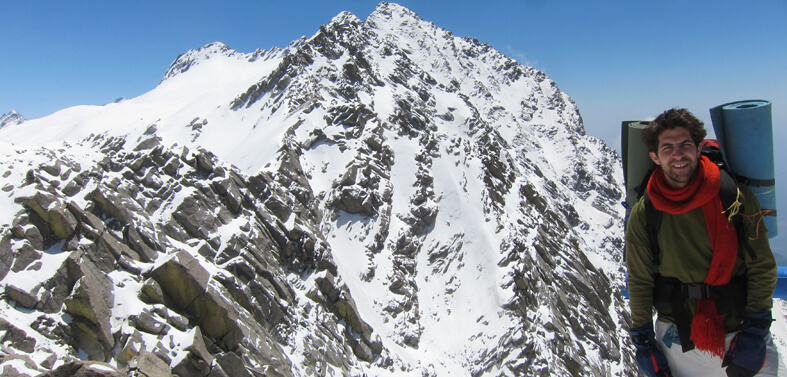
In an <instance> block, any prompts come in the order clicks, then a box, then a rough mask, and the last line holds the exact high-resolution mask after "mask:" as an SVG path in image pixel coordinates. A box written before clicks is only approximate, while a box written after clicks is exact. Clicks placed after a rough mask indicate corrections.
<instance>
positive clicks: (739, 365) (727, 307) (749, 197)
mask: <svg viewBox="0 0 787 377" xmlns="http://www.w3.org/2000/svg"><path fill="white" fill-rule="evenodd" d="M705 135H706V131H705V128H704V126H703V123H702V122H701V121H700V120H699V119H697V118H696V117H695V116H694V115H692V114H691V113H690V112H689V111H688V110H686V109H671V110H667V111H665V112H664V113H662V114H661V115H659V116H658V117H657V118H656V119H655V120H654V121H652V122H650V124H648V126H647V127H646V128H645V130H644V131H643V138H644V139H645V143H646V144H647V146H648V150H649V154H650V158H651V160H653V162H654V163H655V164H656V165H657V167H656V170H655V171H654V172H653V174H652V176H651V178H650V181H649V182H648V185H647V192H646V194H645V195H644V196H643V198H641V199H640V200H639V201H638V202H637V204H636V205H635V206H634V208H633V209H632V211H631V216H630V218H629V222H628V224H627V228H626V263H627V267H628V273H629V281H628V284H629V297H630V302H629V304H630V309H631V320H632V328H631V337H632V341H633V343H634V345H635V347H636V349H637V353H636V357H637V365H638V366H639V369H640V371H642V372H643V373H645V374H646V375H648V376H725V375H726V376H746V377H751V376H755V375H756V376H776V375H782V376H785V375H787V374H785V372H784V366H783V365H782V363H781V360H780V358H779V356H778V353H777V350H776V347H775V346H774V345H773V341H772V339H771V336H770V324H771V322H772V315H771V307H772V302H773V290H774V287H775V285H776V262H775V260H774V257H773V254H772V253H771V249H770V245H769V243H768V234H767V229H765V226H764V225H763V224H762V214H761V209H760V205H759V203H758V201H757V198H756V197H755V196H754V195H753V194H752V193H751V191H749V189H748V188H746V187H745V186H740V187H739V186H738V185H736V184H735V182H734V180H733V179H732V178H731V177H730V176H729V175H728V174H727V172H725V171H722V170H720V169H719V167H718V166H717V165H716V164H715V163H713V162H712V161H710V160H709V159H708V158H707V157H706V156H704V155H702V147H701V143H702V141H703V139H704V138H705ZM722 182H725V183H722ZM723 190H728V191H732V195H728V196H732V197H733V198H734V203H733V204H732V205H730V206H729V207H728V208H724V207H725V205H724V204H722V199H721V197H720V192H721V191H723ZM736 216H740V218H741V219H742V220H739V221H738V222H737V224H738V226H736V225H734V224H735V222H734V221H733V220H734V218H735V217H736ZM738 228H740V229H738ZM653 308H656V311H657V312H658V317H657V318H656V324H655V328H654V324H653Z"/></svg>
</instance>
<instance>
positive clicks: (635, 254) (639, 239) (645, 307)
mask: <svg viewBox="0 0 787 377" xmlns="http://www.w3.org/2000/svg"><path fill="white" fill-rule="evenodd" d="M626 267H627V269H628V289H629V308H630V310H631V321H632V326H633V327H634V328H637V327H641V326H645V325H647V324H652V323H653V287H654V275H653V253H652V252H651V250H650V243H649V241H648V236H647V232H646V231H645V211H644V205H643V201H642V200H640V201H639V202H637V204H636V205H635V206H634V208H632V211H631V215H630V216H629V220H628V223H627V225H626Z"/></svg>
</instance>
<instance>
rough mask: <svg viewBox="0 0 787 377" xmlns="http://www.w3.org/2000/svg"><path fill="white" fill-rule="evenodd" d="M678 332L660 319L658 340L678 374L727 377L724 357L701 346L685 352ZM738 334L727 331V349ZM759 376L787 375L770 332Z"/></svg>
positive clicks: (673, 372) (681, 375)
mask: <svg viewBox="0 0 787 377" xmlns="http://www.w3.org/2000/svg"><path fill="white" fill-rule="evenodd" d="M677 333H678V332H677V329H676V328H675V325H673V324H671V323H665V322H660V321H656V343H658V347H659V349H660V350H661V352H663V353H664V356H665V357H666V358H667V363H669V367H670V370H671V371H672V375H673V376H674V377H697V376H703V377H705V376H707V377H716V376H718V377H727V373H726V372H725V368H722V367H721V361H722V360H721V359H720V358H719V357H718V356H712V355H711V354H709V353H707V352H703V351H700V350H697V349H693V350H691V351H689V352H686V353H684V352H683V349H682V348H681V346H680V344H678V343H677V341H678V340H677ZM735 334H737V333H731V334H727V343H726V345H725V348H729V347H730V342H732V338H733V337H735ZM756 376H758V377H766V376H767V377H771V376H783V377H784V376H787V368H785V366H784V362H782V359H781V357H780V356H779V351H778V350H777V349H776V346H775V345H774V344H773V338H771V335H770V334H768V338H767V348H766V353H765V365H763V367H762V369H761V370H760V371H759V372H758V373H757V374H756Z"/></svg>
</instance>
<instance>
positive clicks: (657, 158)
mask: <svg viewBox="0 0 787 377" xmlns="http://www.w3.org/2000/svg"><path fill="white" fill-rule="evenodd" d="M700 151H701V149H700V147H699V146H698V145H696V144H694V141H693V140H692V139H691V134H690V133H689V130H688V129H686V128H683V127H675V128H673V129H671V130H665V131H663V132H662V133H661V135H659V146H658V149H656V152H655V153H654V152H650V158H651V160H653V162H655V163H656V165H659V166H661V170H663V171H664V175H665V177H666V178H667V183H668V184H669V185H670V186H672V188H682V187H684V186H686V185H687V184H688V183H689V182H691V180H692V178H694V174H695V173H696V171H697V164H698V162H699V158H700Z"/></svg>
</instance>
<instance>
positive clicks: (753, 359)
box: [721, 310, 773, 377]
mask: <svg viewBox="0 0 787 377" xmlns="http://www.w3.org/2000/svg"><path fill="white" fill-rule="evenodd" d="M771 322H773V317H772V316H771V311H770V310H765V311H761V312H757V313H752V314H749V315H747V316H746V317H744V319H743V324H742V325H741V331H740V332H738V334H736V335H735V337H734V338H733V339H732V343H731V344H730V349H728V350H727V353H726V354H725V355H724V361H723V362H722V364H721V366H722V367H725V366H726V367H727V376H729V377H752V376H754V375H755V374H757V372H759V371H760V369H762V366H763V364H764V363H765V347H766V346H765V338H766V337H767V336H768V333H769V331H770V328H771Z"/></svg>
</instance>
